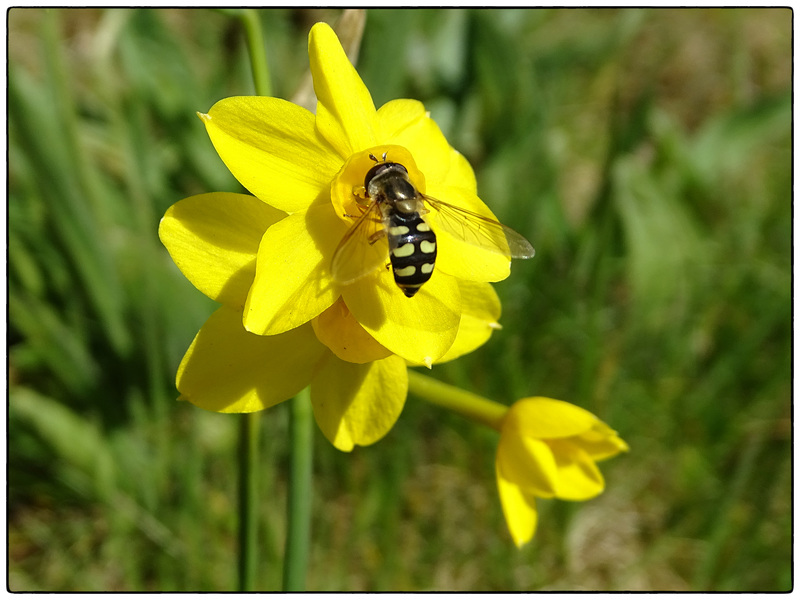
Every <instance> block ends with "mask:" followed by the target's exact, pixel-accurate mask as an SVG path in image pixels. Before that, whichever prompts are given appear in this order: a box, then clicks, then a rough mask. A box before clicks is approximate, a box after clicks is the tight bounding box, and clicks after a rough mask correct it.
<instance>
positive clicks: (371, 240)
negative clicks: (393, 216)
mask: <svg viewBox="0 0 800 600" xmlns="http://www.w3.org/2000/svg"><path fill="white" fill-rule="evenodd" d="M384 237H386V230H385V229H381V230H379V231H376V232H375V233H373V234H372V235H371V236H369V245H370V246H372V244H374V243H375V242H377V241H378V240H379V239H381V238H384Z"/></svg>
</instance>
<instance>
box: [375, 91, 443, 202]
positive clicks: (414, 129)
mask: <svg viewBox="0 0 800 600" xmlns="http://www.w3.org/2000/svg"><path fill="white" fill-rule="evenodd" d="M377 122H378V131H379V132H381V133H383V134H384V135H385V137H381V142H382V143H386V144H396V145H398V146H403V147H404V148H407V149H408V151H409V152H410V153H411V155H412V156H413V157H414V162H416V164H417V168H418V169H419V170H420V171H422V172H423V173H425V180H426V181H430V182H442V183H444V181H445V179H446V176H447V174H448V172H449V171H450V159H451V157H452V148H451V147H450V144H449V143H448V142H447V139H446V138H445V137H444V134H443V133H442V131H441V129H439V126H438V125H437V124H436V121H434V120H433V119H431V118H430V117H429V116H428V114H427V113H426V112H425V109H424V108H423V107H422V104H421V103H419V102H416V101H414V100H394V101H392V102H388V103H387V104H384V105H383V106H382V107H381V108H380V110H379V111H378V117H377ZM454 185H458V183H455V184H454ZM428 193H430V190H428ZM441 200H445V201H446V200H447V199H446V198H441Z"/></svg>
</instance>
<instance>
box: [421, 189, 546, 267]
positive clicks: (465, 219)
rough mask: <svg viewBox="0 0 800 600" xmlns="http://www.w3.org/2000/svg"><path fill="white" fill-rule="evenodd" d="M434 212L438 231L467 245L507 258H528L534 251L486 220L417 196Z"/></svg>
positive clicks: (506, 229)
mask: <svg viewBox="0 0 800 600" xmlns="http://www.w3.org/2000/svg"><path fill="white" fill-rule="evenodd" d="M420 195H421V196H422V197H423V198H424V199H425V201H426V202H427V203H428V204H429V205H430V206H431V208H433V209H434V210H435V211H436V217H435V218H436V226H437V227H438V230H439V231H446V232H447V233H449V234H450V235H452V236H454V237H456V238H458V239H460V240H463V241H464V242H466V243H467V244H470V245H472V246H477V247H478V248H483V249H484V250H489V251H491V252H494V253H496V254H502V255H503V256H507V257H510V258H532V257H533V255H534V254H535V250H534V249H533V246H531V243H530V242H529V241H528V240H526V239H525V238H524V237H523V236H522V235H520V234H519V233H517V232H516V231H514V230H513V229H511V228H510V227H506V226H505V225H503V224H502V223H499V222H498V221H495V220H494V219H491V218H489V217H484V216H483V215H479V214H478V213H474V212H472V211H470V210H466V209H464V208H459V207H457V206H453V205H452V204H448V203H447V202H443V201H441V200H437V199H436V198H432V197H431V196H425V195H422V194H420Z"/></svg>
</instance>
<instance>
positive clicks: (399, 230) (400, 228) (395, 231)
mask: <svg viewBox="0 0 800 600" xmlns="http://www.w3.org/2000/svg"><path fill="white" fill-rule="evenodd" d="M408 232H409V229H408V227H406V226H405V225H395V226H394V227H389V235H405V234H407V233H408Z"/></svg>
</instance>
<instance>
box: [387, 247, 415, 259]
mask: <svg viewBox="0 0 800 600" xmlns="http://www.w3.org/2000/svg"><path fill="white" fill-rule="evenodd" d="M392 254H394V255H395V256H396V257H397V258H404V257H406V256H411V255H412V254H414V244H412V243H408V244H403V245H402V246H398V247H397V248H395V249H394V250H392Z"/></svg>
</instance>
